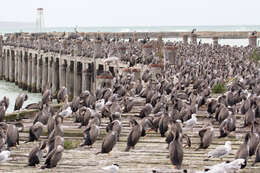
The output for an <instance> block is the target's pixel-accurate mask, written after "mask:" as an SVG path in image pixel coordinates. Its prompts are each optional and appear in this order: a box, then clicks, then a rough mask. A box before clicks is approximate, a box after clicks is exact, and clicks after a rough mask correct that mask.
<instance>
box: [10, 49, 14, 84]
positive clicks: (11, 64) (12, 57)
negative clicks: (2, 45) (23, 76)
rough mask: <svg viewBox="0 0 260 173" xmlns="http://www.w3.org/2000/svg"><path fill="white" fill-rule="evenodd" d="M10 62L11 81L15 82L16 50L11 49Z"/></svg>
mask: <svg viewBox="0 0 260 173" xmlns="http://www.w3.org/2000/svg"><path fill="white" fill-rule="evenodd" d="M9 59H10V64H9V70H10V71H9V81H10V82H14V75H15V73H14V68H15V58H14V50H10V57H9Z"/></svg>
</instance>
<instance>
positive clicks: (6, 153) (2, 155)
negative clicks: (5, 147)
mask: <svg viewBox="0 0 260 173" xmlns="http://www.w3.org/2000/svg"><path fill="white" fill-rule="evenodd" d="M10 154H11V153H10V151H2V152H1V153H0V162H6V161H7V160H9V158H8V157H9V156H10Z"/></svg>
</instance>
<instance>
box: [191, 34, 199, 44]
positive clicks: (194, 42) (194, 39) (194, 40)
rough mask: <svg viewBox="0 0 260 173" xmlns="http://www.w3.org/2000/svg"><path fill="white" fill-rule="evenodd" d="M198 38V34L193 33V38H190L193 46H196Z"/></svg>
mask: <svg viewBox="0 0 260 173" xmlns="http://www.w3.org/2000/svg"><path fill="white" fill-rule="evenodd" d="M197 37H198V36H197V34H193V33H192V34H191V38H190V39H191V40H190V41H191V44H194V45H196V44H197Z"/></svg>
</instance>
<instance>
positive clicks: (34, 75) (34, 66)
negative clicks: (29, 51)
mask: <svg viewBox="0 0 260 173" xmlns="http://www.w3.org/2000/svg"><path fill="white" fill-rule="evenodd" d="M37 68H38V67H37V54H33V55H32V84H31V92H33V93H35V92H37V89H36V83H37V78H38V77H37V74H38V73H37Z"/></svg>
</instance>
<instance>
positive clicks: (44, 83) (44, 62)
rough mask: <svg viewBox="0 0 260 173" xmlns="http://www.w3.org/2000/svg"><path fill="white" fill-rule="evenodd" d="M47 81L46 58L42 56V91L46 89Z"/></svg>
mask: <svg viewBox="0 0 260 173" xmlns="http://www.w3.org/2000/svg"><path fill="white" fill-rule="evenodd" d="M47 80H48V57H45V54H44V55H43V57H42V91H43V90H44V89H46V88H48V86H47Z"/></svg>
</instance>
